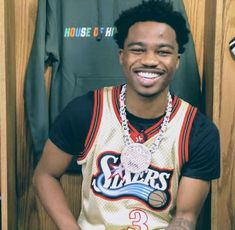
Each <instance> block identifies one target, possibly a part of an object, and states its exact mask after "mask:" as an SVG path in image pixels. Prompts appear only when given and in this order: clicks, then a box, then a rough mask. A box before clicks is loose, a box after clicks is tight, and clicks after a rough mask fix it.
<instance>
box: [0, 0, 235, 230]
mask: <svg viewBox="0 0 235 230" xmlns="http://www.w3.org/2000/svg"><path fill="white" fill-rule="evenodd" d="M12 1H14V4H13V5H12V6H13V7H12V9H11V12H12V14H14V16H15V22H11V24H10V25H5V26H6V28H7V30H8V33H9V34H10V33H14V35H15V38H14V42H13V43H12V44H13V46H14V48H15V60H16V64H13V65H14V66H12V68H13V69H15V70H16V74H15V75H16V76H15V86H16V88H15V90H16V91H15V94H16V95H14V93H12V95H13V96H14V97H15V98H16V101H17V103H16V142H17V143H16V175H17V177H16V179H17V181H16V182H17V183H16V188H17V190H16V191H17V207H18V217H17V222H18V224H17V225H18V226H17V228H9V229H14V230H15V229H20V230H21V229H22V230H25V229H35V230H41V229H50V230H54V229H56V228H55V226H54V225H53V223H52V222H51V220H50V219H49V218H48V217H47V215H46V214H45V212H44V211H43V209H42V207H41V206H40V204H39V202H38V200H37V199H36V197H35V194H34V192H33V190H32V186H31V179H32V174H33V157H32V156H33V154H32V148H31V141H30V134H29V133H28V129H27V125H26V120H25V113H24V100H23V85H24V76H25V70H26V66H27V61H28V57H29V53H30V49H31V46H32V40H33V33H34V30H35V18H36V12H37V0H21V1H18V0H12ZM8 2H9V1H8ZM234 2H235V0H225V1H220V0H217V1H216V0H207V1H206V0H202V1H197V0H184V3H185V7H186V11H187V14H188V17H189V22H190V26H191V30H192V34H193V38H194V41H195V46H196V53H197V60H198V64H199V71H200V75H201V79H202V82H203V83H205V84H204V85H205V88H206V99H207V103H206V104H207V110H208V113H209V115H213V118H214V120H215V121H216V123H217V124H218V126H219V128H220V130H221V134H222V135H221V136H222V153H223V157H222V158H223V163H222V178H221V179H220V180H219V181H218V182H216V183H214V185H213V195H212V197H213V209H212V213H213V224H212V227H213V228H212V229H226V230H230V229H231V230H232V229H235V226H234V219H233V216H234V212H235V204H234V198H233V200H231V199H232V198H231V194H233V193H234V191H235V188H234V187H233V186H234V184H235V183H232V182H235V181H234V176H233V172H232V168H233V167H234V156H235V153H234V151H235V150H234V139H235V138H234V135H235V134H234V130H235V129H234V122H233V120H234V117H235V116H234V114H235V112H234V111H235V109H234V107H235V102H234V100H235V97H234V93H232V92H234V90H233V86H234V85H235V83H234V80H235V78H234V77H232V73H235V71H234V63H235V62H234V60H231V56H230V54H229V52H228V50H227V42H228V40H229V38H230V37H231V36H232V33H233V32H232V31H235V30H234V23H232V19H233V20H234V17H233V13H232V12H235V11H234V10H235V9H234V5H235V3H234ZM216 3H217V5H216ZM213 19H214V20H215V19H217V21H216V27H215V23H214V24H213ZM13 24H14V25H13ZM218 26H219V27H218ZM217 27H218V28H217ZM11 28H15V29H14V31H10V30H11ZM215 28H216V30H215ZM214 32H215V33H216V40H215V38H214V34H213V33H214ZM214 40H215V43H214ZM204 41H206V43H205V42H204ZM215 46H216V49H215ZM0 61H2V60H0ZM49 73H50V71H47V73H46V74H45V77H46V79H47V82H48V85H49V82H50V81H49V79H50V78H49ZM213 76H214V77H215V81H213ZM214 89H215V90H214ZM213 99H214V100H213ZM213 108H214V109H213ZM6 119H7V118H6ZM225 124H227V125H225ZM2 154H4V153H2ZM5 154H7V153H5ZM12 170H15V168H14V169H13V168H12ZM80 181H81V178H80V177H78V176H72V175H66V176H64V177H63V182H62V183H63V186H64V188H65V192H66V193H67V197H69V203H70V205H71V207H72V209H73V212H74V213H75V215H78V212H79V207H78V206H76V205H75V204H76V203H77V202H79V199H80V193H79V192H78V186H77V185H78V184H80ZM225 214H226V215H225ZM221 217H223V218H221Z"/></svg>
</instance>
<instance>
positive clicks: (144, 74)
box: [138, 72, 159, 79]
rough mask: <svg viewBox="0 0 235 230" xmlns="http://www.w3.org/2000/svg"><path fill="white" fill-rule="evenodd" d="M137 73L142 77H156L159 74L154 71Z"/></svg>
mask: <svg viewBox="0 0 235 230" xmlns="http://www.w3.org/2000/svg"><path fill="white" fill-rule="evenodd" d="M138 75H139V76H140V77H144V78H149V79H151V78H156V77H158V76H159V74H156V73H149V72H139V73H138Z"/></svg>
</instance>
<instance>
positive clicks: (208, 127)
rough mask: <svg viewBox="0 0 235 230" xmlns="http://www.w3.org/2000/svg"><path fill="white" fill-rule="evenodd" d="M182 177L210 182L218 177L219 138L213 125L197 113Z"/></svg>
mask: <svg viewBox="0 0 235 230" xmlns="http://www.w3.org/2000/svg"><path fill="white" fill-rule="evenodd" d="M182 175H183V176H187V177H191V178H195V179H202V180H206V181H210V180H212V179H217V178H219V176H220V137H219V131H218V129H217V127H216V126H215V124H214V123H213V122H212V121H211V120H210V119H209V118H207V117H206V116H205V115H203V114H202V113H200V112H197V114H196V116H195V120H194V122H193V126H192V130H191V133H190V139H189V160H188V162H187V163H185V164H184V166H183V168H182Z"/></svg>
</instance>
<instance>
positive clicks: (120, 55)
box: [119, 49, 123, 65]
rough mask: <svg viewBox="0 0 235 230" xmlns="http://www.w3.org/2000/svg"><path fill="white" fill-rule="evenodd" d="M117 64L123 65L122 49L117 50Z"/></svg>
mask: <svg viewBox="0 0 235 230" xmlns="http://www.w3.org/2000/svg"><path fill="white" fill-rule="evenodd" d="M119 63H120V64H121V65H122V64H123V49H120V50H119Z"/></svg>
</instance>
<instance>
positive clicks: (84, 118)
mask: <svg viewBox="0 0 235 230" xmlns="http://www.w3.org/2000/svg"><path fill="white" fill-rule="evenodd" d="M93 101H94V98H93V92H89V93H88V94H86V95H84V96H81V97H77V98H75V99H74V100H73V101H71V102H70V103H69V104H68V105H67V107H66V108H65V109H64V110H63V111H62V113H61V114H60V115H59V116H58V117H57V118H56V120H55V122H54V124H53V126H52V127H51V129H50V133H49V138H50V140H51V141H52V142H53V143H54V144H55V145H56V146H57V147H59V148H60V149H61V150H63V151H64V152H66V153H68V154H72V155H77V156H78V155H79V153H80V152H82V151H83V150H84V143H85V139H86V136H87V133H88V131H89V127H90V122H91V118H92V113H93ZM127 118H128V120H129V122H130V123H131V124H132V125H133V126H134V127H135V128H136V129H137V130H138V131H141V130H144V129H146V128H148V127H150V126H152V125H153V124H154V123H156V122H157V121H159V120H160V119H161V118H162V117H158V118H155V119H143V118H139V117H136V116H134V115H133V114H130V113H129V112H128V111H127ZM181 175H182V176H187V177H191V178H197V179H202V180H212V179H216V178H218V177H219V175H220V140H219V132H218V129H217V128H216V126H215V125H214V123H213V122H212V121H211V120H210V119H209V118H207V117H206V116H205V115H203V114H202V113H201V112H199V111H197V113H196V116H195V119H194V121H193V125H192V129H191V132H190V137H189V160H188V162H187V163H185V164H184V165H183V168H182V172H181Z"/></svg>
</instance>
